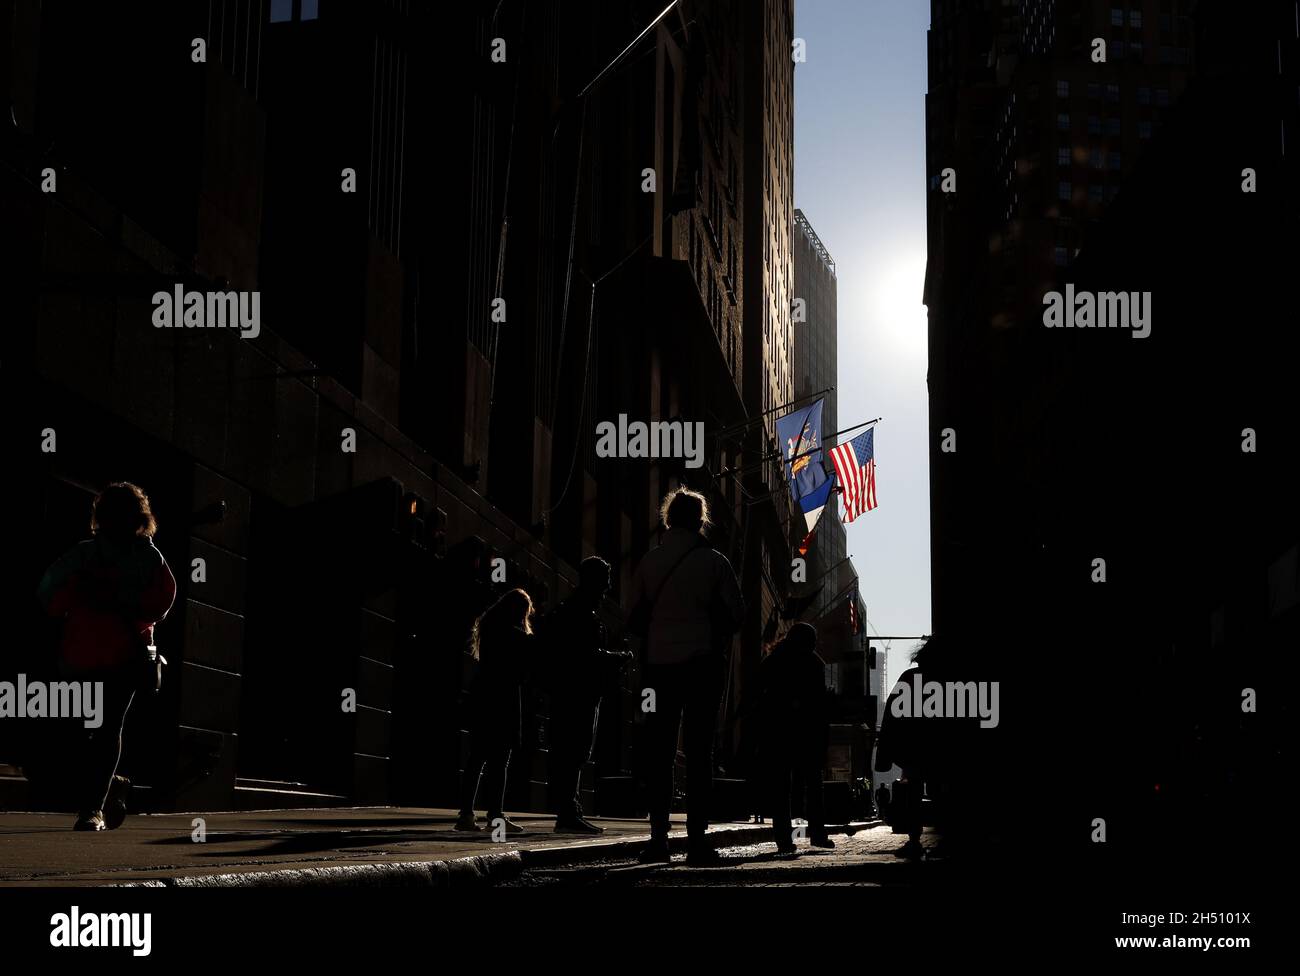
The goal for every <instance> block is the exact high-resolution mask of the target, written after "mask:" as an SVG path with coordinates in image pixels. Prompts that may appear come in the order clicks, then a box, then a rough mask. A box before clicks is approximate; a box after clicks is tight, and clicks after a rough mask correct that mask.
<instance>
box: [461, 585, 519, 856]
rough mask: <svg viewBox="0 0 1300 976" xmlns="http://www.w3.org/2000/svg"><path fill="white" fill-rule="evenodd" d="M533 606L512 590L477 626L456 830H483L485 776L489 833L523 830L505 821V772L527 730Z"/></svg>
mask: <svg viewBox="0 0 1300 976" xmlns="http://www.w3.org/2000/svg"><path fill="white" fill-rule="evenodd" d="M532 618H533V601H532V600H531V599H530V598H529V596H528V594H527V593H526V592H524V591H523V590H518V589H516V590H509V591H508V592H506V593H505V594H504V595H503V596H502V597H501V598H500V599H499V600H497V601H496V603H494V604H493V605H492V606H491V607H489V608H488V609H487V610H486V611H484V612H483V614H482V615H481V616H480V617H479V618H478V620H476V621H475V622H474V630H473V634H472V636H471V638H470V645H471V648H470V653H471V655H472V656H473V657H474V659H475V660H477V661H478V665H479V668H478V674H477V675H476V676H475V678H474V684H473V688H472V689H471V692H470V714H471V720H470V754H469V762H468V763H467V764H466V766H465V771H464V774H463V776H462V779H461V804H460V818H459V819H458V820H457V821H456V829H457V830H481V829H482V828H480V827H479V826H478V824H477V823H476V821H475V819H474V801H475V799H476V797H477V795H478V787H479V778H480V777H481V776H482V775H483V773H484V771H485V770H486V772H487V781H486V782H485V783H484V789H485V790H486V791H487V819H488V827H489V829H493V828H495V827H496V826H497V823H498V821H500V822H503V823H504V825H505V831H506V833H507V834H522V833H523V832H524V828H523V827H521V826H520V825H519V824H517V823H514V822H513V821H511V820H508V819H506V816H505V812H504V809H503V808H504V806H505V792H506V770H507V769H508V768H509V765H510V753H511V751H512V750H513V749H515V748H517V747H518V746H519V743H520V740H521V732H522V730H523V681H524V676H525V674H526V673H527V671H528V670H529V668H530V666H531V663H532V662H531V661H530V655H531V653H532V650H533V643H534V638H533V627H532Z"/></svg>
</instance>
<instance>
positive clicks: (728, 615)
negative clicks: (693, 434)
mask: <svg viewBox="0 0 1300 976" xmlns="http://www.w3.org/2000/svg"><path fill="white" fill-rule="evenodd" d="M660 515H661V518H662V519H663V524H664V527H665V528H666V530H667V531H666V532H665V533H664V536H663V540H662V542H661V543H660V544H659V546H658V547H656V548H655V549H652V550H651V551H650V552H648V553H647V554H646V556H645V558H644V559H642V560H641V565H640V566H638V567H637V571H636V574H635V577H634V579H633V582H632V593H631V607H632V610H631V611H630V613H629V624H630V625H631V627H632V629H633V630H634V632H636V631H641V630H644V634H645V637H644V641H643V654H644V662H645V668H644V674H643V689H644V690H643V702H645V703H646V705H648V706H649V707H650V708H651V710H650V711H649V716H648V721H647V755H646V757H645V767H644V768H645V779H646V788H647V790H648V792H649V806H650V836H651V841H650V844H649V846H647V847H646V849H645V851H643V852H642V860H643V861H647V862H667V861H668V860H669V854H668V825H669V813H670V811H671V809H672V799H673V767H674V765H675V761H676V756H677V735H678V732H679V730H682V729H683V724H684V733H683V734H684V746H685V751H686V785H687V820H686V829H687V834H688V835H689V849H688V851H689V853H688V860H690V861H691V862H692V863H695V864H707V863H714V862H716V861H717V860H718V855H717V852H715V851H714V850H713V849H712V848H710V847H709V846H708V842H707V840H706V838H705V834H706V832H707V831H708V827H709V798H710V794H711V792H712V788H713V737H714V731H715V728H716V726H717V720H718V707H719V705H720V704H721V703H722V693H723V690H724V688H725V686H726V677H727V668H728V666H729V663H730V661H729V654H728V648H729V644H730V640H731V636H732V635H733V634H734V633H735V632H736V630H737V629H738V628H739V627H740V623H741V620H742V619H743V616H744V601H743V600H742V599H741V596H740V587H739V586H738V585H737V583H736V575H735V573H734V572H732V569H731V564H730V563H729V562H727V558H726V557H725V556H723V555H722V554H721V553H720V552H717V551H716V550H714V549H713V548H712V547H710V546H709V544H708V542H707V541H706V540H705V538H704V535H703V531H704V528H705V526H707V525H708V524H709V511H708V503H707V502H706V501H705V498H704V496H703V495H701V494H699V493H698V492H695V491H690V490H689V489H686V488H678V489H676V490H674V491H671V492H669V493H668V495H667V496H666V497H665V498H664V501H663V504H662V506H661V507H660ZM643 707H645V706H643Z"/></svg>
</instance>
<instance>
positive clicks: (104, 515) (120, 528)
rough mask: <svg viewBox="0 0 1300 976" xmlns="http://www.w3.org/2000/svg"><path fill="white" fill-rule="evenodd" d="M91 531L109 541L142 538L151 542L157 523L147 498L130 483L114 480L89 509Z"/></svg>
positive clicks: (137, 487) (96, 497) (141, 490)
mask: <svg viewBox="0 0 1300 976" xmlns="http://www.w3.org/2000/svg"><path fill="white" fill-rule="evenodd" d="M90 531H91V533H92V534H93V535H97V536H105V537H107V538H110V539H129V538H131V537H132V536H143V537H144V538H146V539H152V538H153V536H154V533H155V532H157V531H158V522H157V520H156V519H155V518H154V517H153V511H152V510H151V509H150V508H149V496H148V495H146V494H145V493H144V491H143V489H141V488H140V487H139V486H138V485H133V484H131V482H129V481H115V482H113V483H112V484H111V485H109V486H108V487H107V488H105V489H104V490H103V491H101V492H100V493H99V494H98V495H96V496H95V501H94V504H93V505H92V506H91V510H90Z"/></svg>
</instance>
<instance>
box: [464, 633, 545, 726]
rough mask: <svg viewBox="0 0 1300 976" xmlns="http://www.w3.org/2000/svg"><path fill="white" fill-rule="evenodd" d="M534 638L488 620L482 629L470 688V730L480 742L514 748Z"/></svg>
mask: <svg viewBox="0 0 1300 976" xmlns="http://www.w3.org/2000/svg"><path fill="white" fill-rule="evenodd" d="M535 640H536V639H535V638H534V637H533V636H532V635H531V634H526V633H524V632H523V630H521V629H520V628H518V627H510V626H505V627H503V626H500V625H493V624H491V623H488V622H487V621H485V622H484V623H483V625H482V630H481V631H480V632H479V660H478V673H477V675H476V676H475V678H474V685H473V688H472V689H471V691H470V714H471V729H470V731H471V732H472V733H473V734H474V735H475V736H476V737H477V738H478V740H479V742H480V744H484V745H494V746H499V747H505V748H508V749H513V748H515V747H516V746H518V745H519V743H520V741H521V733H522V731H523V683H524V680H525V678H526V677H527V674H528V671H529V668H530V666H531V663H532V662H531V658H532V653H533V648H534V644H535Z"/></svg>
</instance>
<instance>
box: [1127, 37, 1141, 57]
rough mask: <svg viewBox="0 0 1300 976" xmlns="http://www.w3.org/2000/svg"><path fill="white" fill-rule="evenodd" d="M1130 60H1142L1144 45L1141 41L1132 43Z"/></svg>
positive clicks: (1130, 45) (1129, 54)
mask: <svg viewBox="0 0 1300 976" xmlns="http://www.w3.org/2000/svg"><path fill="white" fill-rule="evenodd" d="M1128 59H1129V60H1130V61H1141V60H1142V44H1141V42H1140V41H1132V42H1130V43H1129V46H1128Z"/></svg>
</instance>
